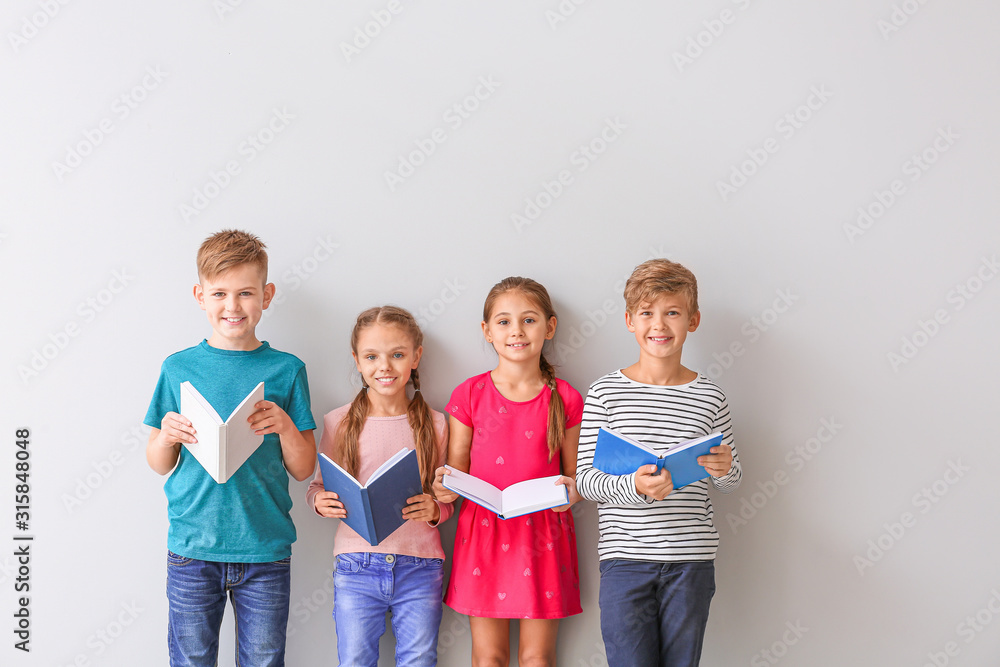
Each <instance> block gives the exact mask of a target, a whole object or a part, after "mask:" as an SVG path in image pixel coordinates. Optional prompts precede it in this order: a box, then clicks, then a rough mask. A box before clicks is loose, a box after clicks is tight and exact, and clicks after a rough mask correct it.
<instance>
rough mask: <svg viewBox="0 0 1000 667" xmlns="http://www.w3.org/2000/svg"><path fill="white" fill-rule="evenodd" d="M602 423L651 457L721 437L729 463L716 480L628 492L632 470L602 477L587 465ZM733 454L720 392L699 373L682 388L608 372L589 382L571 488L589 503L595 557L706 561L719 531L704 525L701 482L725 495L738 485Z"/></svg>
mask: <svg viewBox="0 0 1000 667" xmlns="http://www.w3.org/2000/svg"><path fill="white" fill-rule="evenodd" d="M602 426H604V427H606V428H611V429H613V430H615V431H618V432H619V433H622V434H623V435H627V436H629V437H631V438H634V439H636V440H639V441H641V442H643V443H645V444H647V445H650V446H651V447H652V448H653V449H654V450H656V451H657V453H658V454H663V453H665V452H666V451H667V450H668V449H669V448H670V447H671V446H673V445H676V444H677V443H679V442H682V441H684V440H689V439H691V438H697V437H700V436H703V435H708V434H709V433H713V432H716V431H721V432H722V434H723V438H722V443H723V444H726V445H729V446H730V447H732V448H733V466H732V468H731V469H730V471H729V472H728V473H727V474H726V475H724V476H722V477H718V478H716V477H709V478H707V479H703V480H701V481H699V482H695V483H694V484H689V485H688V486H685V487H684V488H681V489H675V490H674V491H673V492H672V493H671V494H670V495H669V496H667V497H666V498H664V499H663V500H656V501H654V500H651V499H649V498H647V497H646V496H644V495H640V494H639V493H638V492H637V491H636V489H635V473H632V474H630V475H608V474H606V473H604V472H601V471H600V470H598V469H597V468H594V466H593V462H594V447H595V445H596V443H597V432H598V429H600V428H601V427H602ZM741 477H742V470H741V468H740V459H739V456H738V455H737V453H736V447H735V445H734V444H733V430H732V421H731V419H730V415H729V404H728V403H727V402H726V395H725V394H724V393H723V392H722V389H720V388H719V386H718V385H717V384H715V383H714V382H712V381H711V380H709V379H708V378H706V377H705V376H703V375H699V376H698V378H697V379H695V380H693V381H691V382H689V383H687V384H683V385H671V386H659V385H648V384H642V383H640V382H636V381H634V380H630V379H629V378H627V377H626V376H625V375H623V374H622V372H621V371H614V372H612V373H609V374H607V375H605V376H604V377H602V378H600V379H598V380H597V381H595V382H594V383H593V384H592V385H591V386H590V391H589V392H588V393H587V400H586V402H585V403H584V407H583V424H582V426H581V428H580V447H579V450H578V455H577V467H576V485H577V489H578V490H579V492H580V495H582V496H583V497H584V498H587V499H588V500H594V501H597V503H598V505H597V507H598V524H599V528H600V534H601V538H600V542H599V544H598V555H599V556H600V559H601V560H606V559H609V558H625V559H630V560H647V561H698V560H712V559H714V558H715V552H716V550H717V549H718V546H719V533H718V532H717V531H716V530H715V525H714V524H713V523H712V515H713V512H712V502H711V501H710V500H709V498H708V485H709V483H711V484H712V485H713V486H715V488H717V489H719V490H720V491H722V492H724V493H728V492H730V491H732V490H733V489H735V488H736V487H737V486H739V483H740V479H741Z"/></svg>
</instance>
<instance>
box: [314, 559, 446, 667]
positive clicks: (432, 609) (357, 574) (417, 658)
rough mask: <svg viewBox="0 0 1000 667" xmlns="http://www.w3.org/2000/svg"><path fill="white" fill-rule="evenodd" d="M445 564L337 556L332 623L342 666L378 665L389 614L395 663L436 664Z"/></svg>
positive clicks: (439, 560)
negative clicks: (393, 641)
mask: <svg viewBox="0 0 1000 667" xmlns="http://www.w3.org/2000/svg"><path fill="white" fill-rule="evenodd" d="M443 585H444V561H442V560H441V559H440V558H417V557H415V556H396V555H393V554H377V553H367V552H361V553H349V554H340V555H338V556H337V568H336V569H335V570H334V572H333V590H334V598H333V619H334V621H335V622H336V624H337V657H339V658H340V664H341V665H350V666H351V667H369V666H370V667H376V665H377V664H378V642H379V638H380V637H381V636H382V634H383V633H384V632H385V614H386V612H387V611H389V612H392V631H393V633H395V635H396V664H397V665H407V666H409V667H420V666H423V665H428V666H433V665H436V664H437V642H438V628H439V627H440V626H441V597H442V596H441V590H442V586H443Z"/></svg>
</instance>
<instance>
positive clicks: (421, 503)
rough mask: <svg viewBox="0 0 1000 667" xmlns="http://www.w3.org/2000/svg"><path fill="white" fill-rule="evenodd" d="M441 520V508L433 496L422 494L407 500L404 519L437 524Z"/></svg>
mask: <svg viewBox="0 0 1000 667" xmlns="http://www.w3.org/2000/svg"><path fill="white" fill-rule="evenodd" d="M440 518H441V508H440V507H438V504H437V502H435V500H434V496H432V495H431V494H429V493H421V494H420V495H419V496H413V497H412V498H407V499H406V507H404V508H403V519H405V520H406V521H426V522H428V523H437V520H438V519H440Z"/></svg>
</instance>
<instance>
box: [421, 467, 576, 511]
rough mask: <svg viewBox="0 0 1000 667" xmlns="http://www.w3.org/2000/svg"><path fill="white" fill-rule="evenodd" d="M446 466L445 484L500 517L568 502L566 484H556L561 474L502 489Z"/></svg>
mask: <svg viewBox="0 0 1000 667" xmlns="http://www.w3.org/2000/svg"><path fill="white" fill-rule="evenodd" d="M445 468H447V469H448V470H449V471H450V472H451V474H449V475H445V476H444V478H443V479H442V481H441V483H442V484H443V485H444V488H446V489H448V490H449V491H454V492H455V493H457V494H458V495H460V496H462V497H463V498H468V499H469V500H471V501H472V502H474V503H476V504H477V505H481V506H483V507H485V508H486V509H488V510H490V511H491V512H496V513H497V515H498V516H499V517H500V518H501V519H511V518H513V517H515V516H521V515H522V514H529V513H531V512H537V511H538V510H547V509H549V508H552V507H559V506H560V505H566V504H567V503H569V493H568V492H567V490H566V486H565V485H563V484H556V480H557V479H559V475H552V476H550V477H538V478H536V479H527V480H525V481H523V482H518V483H516V484H511V485H510V486H508V487H507V488H506V489H504V490H503V491H501V490H500V489H498V488H497V487H495V486H493V485H492V484H490V483H489V482H484V481H483V480H481V479H479V478H478V477H473V476H472V475H470V474H468V473H465V472H462V471H461V470H455V469H454V468H452V467H451V466H445Z"/></svg>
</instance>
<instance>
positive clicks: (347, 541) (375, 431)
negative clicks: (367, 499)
mask: <svg viewBox="0 0 1000 667" xmlns="http://www.w3.org/2000/svg"><path fill="white" fill-rule="evenodd" d="M349 409H350V406H349V405H344V406H341V407H339V408H337V409H336V410H332V411H330V412H328V413H327V414H326V416H325V417H324V418H323V437H321V438H320V441H319V451H320V452H322V453H324V454H326V455H327V456H329V457H330V458H332V459H334V460H336V456H335V455H334V446H333V437H334V435H335V434H336V433H337V427H338V426H339V425H340V421H341V420H342V419H343V418H344V417H345V416H346V415H347V411H348V410H349ZM431 414H432V416H433V417H434V430H435V432H436V433H437V449H438V465H439V466H440V465H444V463H445V456H446V453H447V446H448V422H447V421H446V420H445V417H444V415H443V414H441V413H440V412H438V411H437V410H431ZM403 447H407V448H409V449H415V444H414V442H413V431H412V430H411V429H410V423H409V421H408V420H407V418H406V415H399V416H396V417H369V418H368V419H367V420H366V421H365V427H364V429H362V431H361V435H360V436H359V438H358V448H359V451H360V452H361V462H360V468H361V469H360V470H359V471H358V481H359V482H361V483H362V484H366V483H367V482H368V478H369V477H371V474H372V473H373V472H375V470H376V469H377V468H378V467H379V466H380V465H382V464H383V463H384V462H385V461H386V460H387V459H388V458H389V457H390V456H392V455H394V454H395V453H396V452H398V451H399V450H400V449H402V448H403ZM322 490H323V474H322V473H321V472H320V469H319V468H318V467H317V468H316V477H314V478H313V481H312V482H311V483H310V484H309V489H308V490H307V491H306V500H307V501H308V503H309V506H310V507H312V508H313V511H314V512H315V511H316V503H315V498H316V494H317V493H319V492H320V491H322ZM435 502H438V501H435ZM438 507H439V508H440V509H441V518H440V519H438V523H436V524H433V525H432V524H430V523H428V522H426V521H407V522H406V523H404V524H403V525H402V526H401V527H400V528H399V529H398V530H397V531H396V532H394V533H393V534H392V535H390V536H389V537H387V538H386V539H385V540H383V541H382V543H381V544H379V545H378V546H376V547H373V546H372V545H370V544H368V542H367V541H366V540H365V539H364V538H363V537H361V536H360V535H358V534H357V533H356V532H354V530H353V529H352V528H351V527H350V526H348V525H347V524H346V523H343V522H340V525H339V526H338V527H337V536H336V537H335V538H334V541H333V555H334V556H336V555H337V554H342V553H356V552H365V551H367V552H371V553H383V554H399V555H407V556H416V557H418V558H444V549H442V548H441V537H440V535H438V531H437V526H438V525H439V524H440V523H441V522H443V521H447V520H448V518H449V517H450V516H451V515H452V512H454V509H455V508H454V505H453V504H452V503H442V502H438ZM317 514H318V512H317Z"/></svg>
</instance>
